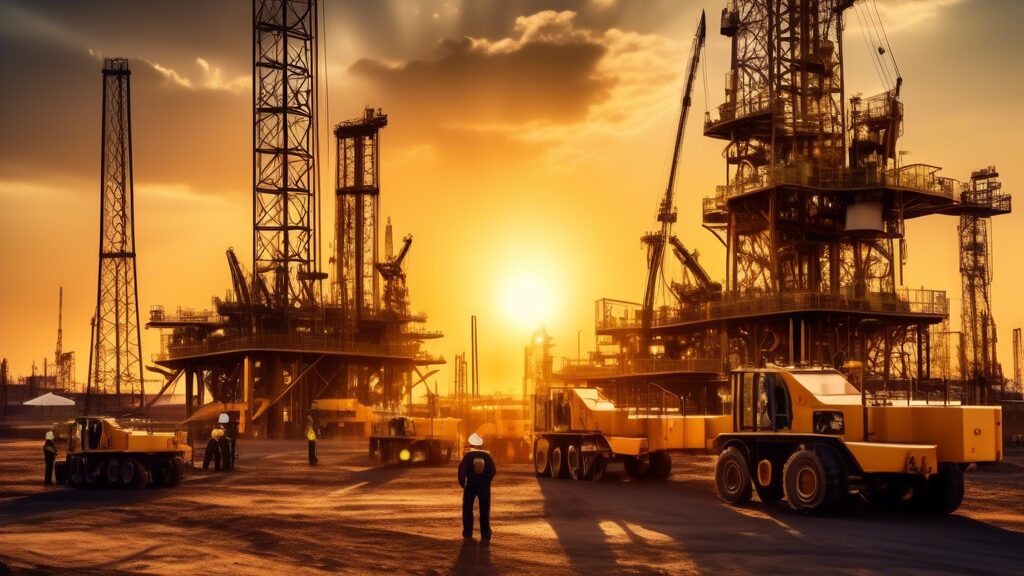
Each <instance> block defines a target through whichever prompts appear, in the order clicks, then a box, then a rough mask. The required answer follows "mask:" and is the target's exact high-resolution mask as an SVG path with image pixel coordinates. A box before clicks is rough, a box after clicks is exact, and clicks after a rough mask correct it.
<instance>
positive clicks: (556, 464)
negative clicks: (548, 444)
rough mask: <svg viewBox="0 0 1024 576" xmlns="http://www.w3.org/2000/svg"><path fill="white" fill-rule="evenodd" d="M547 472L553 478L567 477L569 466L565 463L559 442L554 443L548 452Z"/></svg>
mask: <svg viewBox="0 0 1024 576" xmlns="http://www.w3.org/2000/svg"><path fill="white" fill-rule="evenodd" d="M548 474H549V475H550V476H551V477H552V478H555V479H559V480H560V479H563V478H568V477H569V467H568V466H566V464H565V453H564V451H563V450H562V445H561V444H556V445H555V446H553V447H552V448H551V452H550V453H548Z"/></svg>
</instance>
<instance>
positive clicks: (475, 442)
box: [469, 432, 484, 446]
mask: <svg viewBox="0 0 1024 576" xmlns="http://www.w3.org/2000/svg"><path fill="white" fill-rule="evenodd" d="M469 445H470V446H483V445H484V439H483V438H481V437H480V435H479V434H477V433H476V432H474V433H472V434H470V435H469Z"/></svg>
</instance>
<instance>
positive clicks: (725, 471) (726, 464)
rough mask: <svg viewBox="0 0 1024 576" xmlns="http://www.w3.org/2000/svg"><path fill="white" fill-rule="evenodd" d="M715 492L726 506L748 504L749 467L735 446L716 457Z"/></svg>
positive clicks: (749, 486) (749, 490) (749, 487)
mask: <svg viewBox="0 0 1024 576" xmlns="http://www.w3.org/2000/svg"><path fill="white" fill-rule="evenodd" d="M715 491H716V492H718V497H719V498H720V499H721V500H722V502H725V503H726V504H731V505H733V506H740V505H742V504H746V503H747V502H750V495H751V482H750V467H749V466H748V465H747V458H746V456H744V455H743V453H742V452H740V451H739V450H738V449H737V448H736V447H735V446H729V447H728V448H726V449H725V450H722V453H721V454H719V455H718V463H717V464H716V465H715Z"/></svg>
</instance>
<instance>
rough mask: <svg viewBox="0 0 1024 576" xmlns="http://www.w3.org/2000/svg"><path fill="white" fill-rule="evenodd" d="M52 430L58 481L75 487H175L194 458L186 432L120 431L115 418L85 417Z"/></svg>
mask: <svg viewBox="0 0 1024 576" xmlns="http://www.w3.org/2000/svg"><path fill="white" fill-rule="evenodd" d="M53 431H54V438H55V445H56V447H57V461H56V466H55V472H56V476H57V482H58V483H67V484H69V485H71V486H73V487H76V488H92V487H101V486H107V487H117V488H143V487H145V486H147V485H150V484H154V485H157V486H174V485H176V484H177V483H178V482H179V481H180V480H181V478H182V475H183V474H184V470H185V461H186V460H190V459H191V458H192V449H191V447H189V445H188V443H187V441H186V434H185V432H173V433H172V432H152V431H150V430H146V429H143V428H142V427H141V426H140V427H138V428H132V427H122V426H121V425H120V424H118V422H117V421H116V420H115V419H113V418H104V417H97V416H82V417H79V418H75V419H74V420H68V421H66V422H61V423H58V424H55V425H54V427H53Z"/></svg>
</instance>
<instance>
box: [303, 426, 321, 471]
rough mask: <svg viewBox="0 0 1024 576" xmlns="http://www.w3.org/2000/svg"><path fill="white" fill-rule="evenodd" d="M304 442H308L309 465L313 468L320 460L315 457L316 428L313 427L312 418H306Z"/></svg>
mask: <svg viewBox="0 0 1024 576" xmlns="http://www.w3.org/2000/svg"><path fill="white" fill-rule="evenodd" d="M306 421H307V424H306V440H308V441H309V465H310V466H313V465H315V464H316V463H317V462H319V461H320V460H318V459H317V457H316V427H315V426H314V425H313V417H312V416H306Z"/></svg>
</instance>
